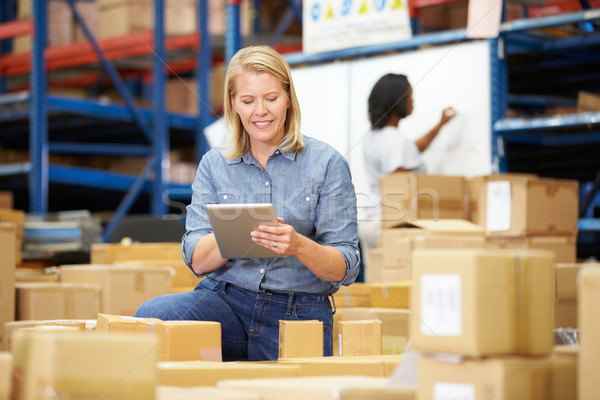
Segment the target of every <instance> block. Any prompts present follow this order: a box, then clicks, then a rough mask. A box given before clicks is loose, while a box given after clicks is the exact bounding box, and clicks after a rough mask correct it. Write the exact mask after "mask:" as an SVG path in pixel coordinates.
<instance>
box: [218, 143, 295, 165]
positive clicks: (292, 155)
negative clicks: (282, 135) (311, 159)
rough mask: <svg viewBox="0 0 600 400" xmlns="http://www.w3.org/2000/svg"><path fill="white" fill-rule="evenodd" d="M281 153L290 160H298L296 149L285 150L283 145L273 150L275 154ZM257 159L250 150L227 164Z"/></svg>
mask: <svg viewBox="0 0 600 400" xmlns="http://www.w3.org/2000/svg"><path fill="white" fill-rule="evenodd" d="M277 152H279V153H281V155H283V156H284V157H285V158H287V159H288V160H290V161H295V160H296V156H297V154H298V153H297V152H296V151H285V150H283V149H282V148H281V147H278V148H277V150H275V151H274V152H273V154H275V153H277ZM255 160H256V159H255V158H254V156H253V155H252V153H251V152H250V150H248V151H247V152H246V154H244V155H243V156H241V157H236V158H232V159H229V160H227V164H238V163H241V162H245V163H246V164H252V162H253V161H255Z"/></svg>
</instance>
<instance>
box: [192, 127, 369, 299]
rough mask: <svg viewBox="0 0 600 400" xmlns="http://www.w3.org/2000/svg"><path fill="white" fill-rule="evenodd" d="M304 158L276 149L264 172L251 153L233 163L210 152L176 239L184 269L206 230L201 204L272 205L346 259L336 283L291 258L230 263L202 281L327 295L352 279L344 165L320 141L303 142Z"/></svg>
mask: <svg viewBox="0 0 600 400" xmlns="http://www.w3.org/2000/svg"><path fill="white" fill-rule="evenodd" d="M304 144H305V146H304V149H303V150H302V152H300V153H298V152H285V151H283V150H281V149H277V150H276V151H275V152H274V153H273V154H272V155H271V156H270V157H269V159H268V161H267V165H266V169H263V168H262V167H261V166H260V164H259V163H258V161H257V160H256V159H255V158H254V157H253V156H252V155H251V154H250V152H248V153H246V154H245V155H244V156H242V157H240V158H236V159H227V158H225V157H223V155H222V154H221V152H220V151H219V149H212V150H210V151H209V152H207V153H206V154H205V155H204V156H203V157H202V161H201V162H200V165H199V166H198V171H197V173H196V178H195V180H194V183H193V184H192V189H193V195H192V202H191V204H190V205H189V206H188V207H187V217H186V229H187V232H186V234H185V235H184V236H183V239H182V252H183V258H184V260H185V263H186V264H187V265H188V266H190V265H191V262H192V254H193V253H194V249H195V248H196V245H197V244H198V241H199V240H200V239H201V238H202V237H204V236H205V235H207V234H209V233H211V232H212V229H211V225H210V222H209V220H208V215H207V214H206V210H205V208H204V205H205V204H211V203H232V204H233V203H272V204H273V206H274V207H275V214H277V216H278V217H282V218H284V220H285V223H286V224H289V225H291V226H293V227H294V229H295V230H296V232H298V233H300V234H302V235H304V236H306V237H308V238H310V239H312V240H314V241H316V242H317V243H320V244H323V245H326V246H332V247H334V248H336V249H337V250H339V251H340V253H342V255H343V257H344V259H345V260H346V277H345V278H344V279H343V280H342V281H341V282H328V281H324V280H322V279H320V278H318V277H317V276H316V275H314V274H313V273H312V272H311V271H310V270H309V269H308V268H307V267H306V266H304V265H303V264H302V263H300V261H298V260H297V259H296V258H295V257H294V256H288V257H283V258H247V259H230V260H228V261H227V262H226V263H225V264H224V265H223V266H222V267H220V268H219V269H217V270H215V271H212V272H210V273H208V274H207V275H208V276H209V277H211V278H212V279H214V280H217V281H226V282H229V283H231V284H233V285H236V286H239V287H241V288H244V289H248V290H253V291H262V290H273V291H280V292H302V293H320V294H331V293H334V292H336V291H337V289H338V288H339V287H340V286H341V285H349V284H351V283H352V282H354V280H355V279H356V276H357V274H358V268H359V263H360V256H359V251H358V233H357V228H356V221H357V218H356V194H355V191H354V185H353V184H352V178H351V176H350V168H349V166H348V163H347V161H346V160H345V159H344V157H342V155H341V154H339V153H338V152H337V151H336V150H335V149H333V148H332V147H331V146H329V145H328V144H326V143H323V142H321V141H318V140H316V139H313V138H310V137H306V136H305V137H304Z"/></svg>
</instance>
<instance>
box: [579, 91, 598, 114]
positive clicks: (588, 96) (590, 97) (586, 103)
mask: <svg viewBox="0 0 600 400" xmlns="http://www.w3.org/2000/svg"><path fill="white" fill-rule="evenodd" d="M594 111H600V95H598V94H597V93H590V92H582V91H580V92H579V93H577V112H578V113H584V112H594Z"/></svg>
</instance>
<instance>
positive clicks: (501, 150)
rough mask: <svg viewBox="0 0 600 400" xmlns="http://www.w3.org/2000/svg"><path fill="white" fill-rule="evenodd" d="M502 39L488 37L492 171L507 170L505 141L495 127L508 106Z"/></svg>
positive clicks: (506, 75) (506, 70) (506, 71)
mask: <svg viewBox="0 0 600 400" xmlns="http://www.w3.org/2000/svg"><path fill="white" fill-rule="evenodd" d="M503 44H504V43H503V39H502V38H498V39H490V53H491V54H490V70H491V82H490V90H491V100H492V106H491V116H492V120H491V127H492V130H491V145H492V146H491V148H492V172H494V173H499V172H507V171H508V164H507V160H506V147H505V146H506V142H505V141H504V138H503V137H502V136H501V135H500V134H499V131H498V129H496V123H497V121H498V120H500V119H501V118H502V116H504V115H506V109H507V108H508V98H507V93H508V69H507V65H506V58H505V55H504V46H503Z"/></svg>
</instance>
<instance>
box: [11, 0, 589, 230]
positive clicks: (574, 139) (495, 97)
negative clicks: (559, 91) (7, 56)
mask: <svg viewBox="0 0 600 400" xmlns="http://www.w3.org/2000/svg"><path fill="white" fill-rule="evenodd" d="M66 1H69V2H70V3H72V0H66ZM440 1H441V2H446V1H447V0H439V1H434V2H433V3H432V2H431V1H429V2H416V3H413V4H415V5H416V7H418V6H419V5H421V6H425V5H428V4H429V3H431V4H434V3H435V4H437V3H439V2H440ZM240 2H241V1H240V0H228V1H227V6H226V7H227V21H228V22H227V29H226V35H225V50H224V53H225V59H226V60H229V59H230V58H231V56H232V55H233V54H234V53H235V51H237V50H238V49H239V48H241V47H242V36H241V32H240V24H239V21H240V7H239V6H240ZM287 2H288V4H289V7H290V11H289V12H288V14H287V15H286V16H285V18H284V19H283V21H282V23H281V24H280V26H279V27H278V29H277V34H276V36H277V35H281V34H282V32H283V31H284V30H285V28H286V26H287V25H288V24H289V23H290V21H291V19H292V18H293V17H297V18H298V19H301V12H300V11H299V10H300V8H299V6H300V3H301V1H299V0H287ZM38 3H44V2H34V18H33V20H34V21H43V20H45V19H43V18H39V15H43V14H44V12H45V10H44V9H43V8H44V7H43V6H41V5H39V4H38ZM417 3H419V4H417ZM421 3H422V4H421ZM36 4H37V7H36ZM163 4H164V0H157V1H156V2H155V12H156V15H155V18H156V20H157V24H156V27H155V32H154V38H155V46H156V42H157V40H158V39H159V38H162V37H163V36H162V29H159V28H161V25H162V23H161V21H162V16H161V15H159V14H161V13H159V10H161V9H162V7H163ZM584 6H585V5H584ZM0 12H3V13H4V14H3V15H6V9H5V8H4V10H0ZM414 14H415V13H414V8H413V9H412V10H411V16H412V17H415V15H414ZM0 17H2V15H0ZM599 19H600V10H598V9H590V10H583V11H578V12H570V13H565V14H560V15H554V16H550V17H540V18H531V19H522V20H517V21H512V22H508V23H504V24H503V25H502V27H501V32H500V36H499V37H498V38H495V39H489V41H490V44H491V46H490V49H491V54H490V60H491V61H490V62H491V75H492V76H491V83H492V96H491V97H492V98H491V103H492V121H491V122H492V125H491V126H492V158H493V160H494V162H493V169H494V171H496V172H507V171H515V170H516V169H515V167H513V166H512V165H511V164H512V161H511V152H513V149H512V145H513V144H519V143H520V144H523V143H529V144H531V143H535V144H538V145H543V146H546V147H548V146H552V147H556V146H564V145H565V144H571V143H577V144H580V145H582V146H586V145H590V144H594V145H595V144H597V143H599V142H600V137H599V135H598V131H599V129H598V128H599V124H600V122H599V121H600V113H585V114H571V115H563V116H552V117H534V118H509V117H507V110H508V108H509V106H511V107H512V106H515V105H517V106H518V105H520V104H521V105H522V104H526V105H537V106H541V107H548V106H549V105H553V104H554V105H560V104H568V105H572V104H573V99H572V98H571V99H566V98H558V99H557V98H553V97H551V96H526V95H519V96H516V95H512V94H510V93H509V89H510V85H509V82H510V79H511V78H510V76H511V57H512V56H514V55H518V54H519V52H521V51H523V49H527V50H528V51H531V50H535V51H539V52H545V53H552V52H556V53H558V52H560V51H566V50H572V49H576V48H586V49H587V50H588V51H587V53H586V54H589V55H590V57H591V59H592V60H593V59H594V57H592V55H593V51H594V50H595V51H596V53H597V49H598V47H600V35H599V34H598V28H597V21H598V20H599ZM0 20H6V18H5V17H3V18H0ZM207 20H208V11H207V1H206V0H199V1H198V22H199V24H198V26H199V36H200V37H199V38H198V37H196V40H198V41H199V43H200V50H199V51H197V52H196V77H197V79H198V82H199V85H198V87H199V110H200V112H199V115H198V118H193V117H185V116H182V115H173V114H167V113H165V112H164V109H163V107H162V106H161V105H162V101H164V100H161V99H164V92H163V87H162V85H160V82H159V81H160V80H161V77H162V78H163V79H164V74H158V76H157V77H156V78H155V81H154V85H156V86H158V87H155V90H154V91H153V93H154V96H155V101H154V109H153V110H152V112H149V111H147V110H139V114H140V118H139V119H143V120H145V121H148V120H149V119H150V118H151V116H154V117H153V122H154V124H155V125H156V127H158V128H157V130H158V132H159V134H158V137H159V139H158V140H157V141H156V142H155V143H154V145H153V146H152V147H151V148H149V147H148V146H142V145H139V144H129V145H120V146H118V147H117V148H115V146H114V145H110V144H107V145H106V146H98V145H96V146H94V150H93V151H95V152H96V153H113V152H116V153H124V154H138V155H149V154H152V155H153V156H154V157H155V158H156V159H159V160H165V158H164V155H165V154H166V151H167V149H168V147H167V145H168V143H169V142H168V141H169V135H168V133H167V134H164V133H163V132H164V130H167V131H168V129H169V128H170V129H180V130H181V131H182V132H187V133H189V132H193V135H192V140H193V142H194V143H195V146H196V154H197V155H198V157H201V155H202V154H203V153H204V152H205V151H206V149H207V145H206V139H205V138H204V135H203V134H202V132H203V129H204V127H206V126H207V125H208V124H209V123H210V122H211V121H212V115H211V114H210V109H209V107H207V106H206V104H210V102H209V100H210V99H209V97H210V96H209V94H208V93H209V92H210V79H209V74H210V64H211V59H212V57H213V54H212V46H211V40H210V35H209V33H208V32H207V29H206V27H207V24H206V22H207ZM417 25H418V24H417V23H416V19H414V18H413V30H415V32H416V29H417ZM563 25H579V26H583V27H584V28H583V29H581V30H578V31H577V32H575V33H574V34H573V36H571V37H567V38H562V37H552V36H551V35H549V34H547V32H546V36H542V37H540V36H537V34H538V32H539V30H544V29H545V28H550V27H559V26H563ZM31 26H32V24H31V22H29V25H27V23H26V22H22V23H13V24H4V26H3V28H0V39H3V38H6V37H10V36H7V35H10V34H12V35H13V36H14V35H15V34H16V33H15V32H22V30H24V29H31ZM33 26H35V37H37V38H40V37H43V36H41V33H43V32H44V30H45V27H44V26H43V25H42V24H39V23H35V24H33ZM28 27H29V28H28ZM7 31H8V34H7V33H6V32H7ZM159 31H160V32H159ZM92 39H93V38H92ZM272 40H275V41H276V40H277V39H276V38H275V37H274V38H273V39H272ZM466 40H469V39H468V38H467V32H466V29H457V30H450V31H442V32H436V33H427V34H415V35H414V36H413V38H411V39H409V40H404V41H401V42H397V43H392V44H385V45H374V46H365V47H359V48H352V49H345V50H340V51H332V52H326V53H321V54H313V55H306V54H303V53H289V54H286V55H285V58H286V60H287V61H288V62H289V63H290V64H291V65H298V64H313V63H321V62H328V61H333V60H337V59H343V58H352V57H364V56H373V55H377V54H380V53H385V52H390V51H403V50H412V49H418V48H419V47H420V46H424V45H439V44H448V43H454V42H460V41H466ZM158 43H159V46H158V47H156V49H157V50H158V51H159V52H164V47H163V46H161V45H160V44H164V41H162V40H161V41H160V42H158ZM166 43H167V44H166V47H167V48H168V47H169V44H168V43H169V39H167V41H166ZM271 44H272V42H271ZM42 51H43V42H41V41H40V40H38V41H34V46H33V60H32V69H31V74H32V92H31V96H28V97H25V98H24V97H23V96H19V95H16V96H3V97H2V99H1V100H0V104H10V105H11V106H12V105H14V104H19V103H27V102H30V103H31V106H30V108H29V111H24V112H25V113H26V114H29V113H31V115H32V118H30V120H29V121H30V122H29V126H30V131H31V140H30V149H31V154H32V155H33V156H32V159H31V163H30V165H26V164H17V165H12V166H8V167H3V168H2V169H0V174H15V173H24V172H26V173H28V174H29V177H30V184H29V186H30V193H31V198H32V199H31V201H30V204H31V211H32V212H38V213H42V214H43V213H45V212H46V211H47V203H45V201H44V198H47V182H48V181H52V182H60V181H63V182H67V183H76V184H87V185H90V184H91V185H98V186H103V187H107V188H109V187H110V188H116V189H119V190H123V189H128V192H127V194H126V196H125V198H124V199H123V201H122V202H121V204H120V206H119V208H118V209H117V212H116V213H115V218H114V219H113V221H111V224H113V225H112V226H114V224H115V223H116V222H117V221H118V220H119V219H120V218H121V217H122V216H123V215H124V214H125V213H126V212H127V209H128V208H129V207H130V206H131V203H132V202H133V201H134V199H135V197H136V196H137V195H139V193H141V192H146V193H147V192H151V193H152V202H153V204H154V206H153V212H154V213H155V214H157V215H160V214H161V213H164V207H163V206H161V203H162V201H161V197H162V196H163V195H164V194H165V193H166V192H168V191H172V192H173V193H174V195H173V196H174V197H179V198H181V199H189V196H190V190H189V188H187V187H178V186H177V185H166V184H165V183H164V181H162V180H161V179H160V171H159V174H158V175H157V176H158V179H155V180H154V181H153V183H149V182H147V177H148V175H149V174H150V173H151V172H152V171H155V170H156V169H158V170H160V168H157V167H156V166H157V165H159V164H161V163H158V162H156V161H151V162H149V163H148V165H147V168H146V169H145V170H144V172H143V173H142V174H141V175H140V176H138V177H137V178H134V177H131V176H120V175H116V174H99V173H96V172H94V173H92V172H90V171H83V170H72V169H70V168H62V167H54V166H48V165H47V153H48V151H49V150H50V151H54V150H57V151H58V150H60V151H87V152H92V150H90V149H89V148H87V149H84V148H83V147H80V145H79V144H74V143H63V144H57V143H48V142H47V139H46V137H45V136H44V134H45V133H44V132H47V126H46V121H47V120H46V119H45V118H41V117H40V116H44V115H47V114H50V115H52V113H58V112H69V113H72V114H74V115H84V116H88V117H90V116H100V118H102V119H111V120H114V121H121V122H129V123H131V122H132V121H133V120H134V119H135V118H134V117H133V115H134V114H133V112H132V111H131V109H130V108H127V107H121V106H106V105H99V104H96V103H94V102H90V101H72V100H67V99H63V98H58V97H54V96H48V97H46V96H45V91H44V90H43V89H45V85H44V81H43V78H44V77H43V74H42V73H41V72H40V71H43V70H44V64H43V60H41V54H42ZM156 59H157V60H160V58H159V57H156ZM592 62H594V61H592ZM159 68H160V63H159V62H155V64H154V69H155V71H154V74H155V76H156V75H157V74H156V69H159ZM0 71H2V70H1V69H0ZM0 74H1V72H0ZM163 82H164V81H163ZM4 87H5V86H4V83H3V80H2V77H1V76H0V92H1V90H3V88H4ZM590 89H593V88H590ZM44 98H47V100H46V101H45V102H44V101H40V99H44ZM22 116H23V115H21V116H20V117H22ZM36 116H37V117H36ZM18 117H19V113H18V112H15V111H11V112H10V113H9V115H8V116H7V115H3V114H2V113H0V121H2V122H4V121H10V120H15V119H18ZM96 123H97V121H96ZM167 127H168V128H167ZM565 129H567V130H568V129H576V130H578V131H577V132H575V133H573V132H568V133H567V134H565ZM171 140H172V137H171ZM119 149H120V150H119ZM161 165H162V164H161ZM594 168H596V170H595V171H594ZM589 169H590V171H592V172H596V173H597V170H598V168H597V167H595V166H591V167H590V168H589ZM588 172H589V171H588ZM588 175H589V174H588ZM572 178H574V179H577V178H578V177H572ZM587 178H589V177H586V180H584V184H583V185H582V189H583V190H582V198H583V202H582V204H583V205H585V207H583V208H582V210H581V211H582V218H581V220H580V224H579V228H580V230H581V231H583V232H588V231H599V230H600V223H599V221H600V220H599V219H598V218H597V216H596V215H595V214H594V210H595V208H596V207H598V205H599V204H600V198H599V196H598V194H597V189H598V186H599V182H598V181H599V180H600V179H595V180H594V179H591V180H589V179H587ZM110 226H111V225H109V228H110Z"/></svg>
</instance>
